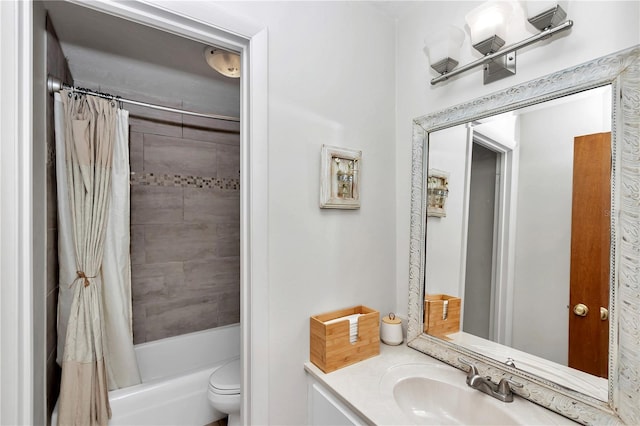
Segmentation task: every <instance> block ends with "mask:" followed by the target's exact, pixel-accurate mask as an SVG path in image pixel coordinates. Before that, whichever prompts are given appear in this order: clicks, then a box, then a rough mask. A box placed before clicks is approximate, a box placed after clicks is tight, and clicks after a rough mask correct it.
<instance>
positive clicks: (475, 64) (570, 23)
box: [431, 20, 573, 85]
mask: <svg viewBox="0 0 640 426" xmlns="http://www.w3.org/2000/svg"><path fill="white" fill-rule="evenodd" d="M572 26H573V21H571V20H567V21H565V22H563V23H561V24H559V25H558V26H555V27H553V28H548V29H546V30H544V31H540V32H539V33H538V34H536V35H534V36H531V37H529V38H526V39H524V40H522V41H519V42H517V43H514V44H510V45H509V46H506V47H505V48H503V49H501V50H500V51H498V52H495V53H491V54H488V55H486V56H483V57H482V58H480V59H478V60H476V61H473V62H470V63H468V64H467V65H463V66H461V67H460V68H457V69H455V70H453V71H451V72H448V73H445V74H442V75H441V76H439V77H436V78H434V79H432V80H431V84H432V85H434V84H438V83H440V82H442V81H445V80H447V79H449V78H451V77H453V76H455V75H458V74H462V73H463V72H466V71H469V70H470V69H473V68H476V67H479V66H481V65H484V64H487V63H489V62H491V61H493V60H495V59H497V58H501V57H502V56H505V55H507V54H509V53H511V52H514V51H516V50H518V49H522V48H523V47H526V46H529V45H531V44H534V43H537V42H539V41H540V40H544V39H546V38H549V37H551V36H552V35H554V34H556V33H559V32H561V31H565V30H568V29H569V28H571V27H572Z"/></svg>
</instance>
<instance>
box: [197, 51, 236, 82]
mask: <svg viewBox="0 0 640 426" xmlns="http://www.w3.org/2000/svg"><path fill="white" fill-rule="evenodd" d="M204 58H205V59H206V61H207V64H209V66H210V67H211V68H213V69H214V70H216V71H218V72H219V73H220V74H222V75H224V76H227V77H231V78H240V55H238V54H237V53H233V52H229V51H226V50H222V49H219V48H217V47H213V46H208V47H207V48H205V49H204Z"/></svg>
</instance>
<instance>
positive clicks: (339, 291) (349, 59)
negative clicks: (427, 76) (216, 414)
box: [183, 2, 396, 424]
mask: <svg viewBox="0 0 640 426" xmlns="http://www.w3.org/2000/svg"><path fill="white" fill-rule="evenodd" d="M217 5H219V6H220V7H223V8H224V9H225V10H226V11H227V12H229V13H233V14H238V15H240V16H243V17H247V18H249V19H251V20H253V21H254V22H257V23H260V24H261V25H264V26H266V27H268V30H269V299H268V300H265V301H264V303H268V305H269V318H268V321H269V350H270V357H269V358H270V365H269V366H265V368H268V369H269V394H268V395H263V396H262V398H268V400H269V416H270V418H269V423H270V424H304V423H305V422H306V411H307V405H306V385H305V373H304V370H303V363H304V362H305V361H307V360H308V359H309V317H310V316H312V315H315V314H319V313H322V312H326V311H331V310H334V309H338V308H343V307H347V306H351V305H356V304H364V305H367V306H370V307H372V308H375V309H377V310H379V311H380V312H381V313H382V314H385V313H386V312H388V311H390V310H393V309H394V308H395V306H396V303H395V228H394V226H395V225H394V223H395V216H394V215H395V210H394V201H395V198H394V193H395V173H394V166H395V162H394V155H395V151H394V149H395V148H394V105H395V85H394V83H395V74H394V72H395V63H394V62H393V60H384V58H393V57H394V49H395V27H394V22H393V20H392V19H391V18H389V17H388V16H384V15H382V14H381V13H380V12H379V11H378V10H377V9H376V8H374V7H372V6H371V5H368V4H364V3H359V2H337V3H333V2H321V3H320V2H318V3H316V2H304V3H292V2H254V3H249V2H223V3H219V4H217ZM183 9H184V7H183ZM194 10H195V6H194ZM322 144H328V145H335V146H341V147H348V148H355V149H359V150H362V152H363V164H362V192H361V200H362V207H361V209H360V210H357V211H345V210H321V209H320V208H319V207H318V203H319V177H320V148H321V145H322Z"/></svg>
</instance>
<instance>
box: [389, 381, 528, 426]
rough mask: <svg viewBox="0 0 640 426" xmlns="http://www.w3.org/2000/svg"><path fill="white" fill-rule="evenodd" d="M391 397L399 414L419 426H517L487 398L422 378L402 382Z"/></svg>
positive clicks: (502, 410)
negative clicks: (397, 407)
mask: <svg viewBox="0 0 640 426" xmlns="http://www.w3.org/2000/svg"><path fill="white" fill-rule="evenodd" d="M393 397H394V399H395V400H396V402H397V404H398V405H399V406H400V408H401V409H402V411H403V412H404V413H405V414H406V415H407V416H408V417H409V418H410V419H411V420H412V421H413V422H415V424H418V425H517V424H519V423H520V422H519V421H518V420H517V419H516V418H515V417H514V416H512V415H510V414H509V413H508V412H507V410H506V409H504V408H503V407H500V406H497V405H496V403H495V402H494V401H492V400H491V399H492V398H491V397H490V396H488V395H485V394H483V393H480V392H478V391H476V390H473V389H471V388H469V389H468V390H467V389H465V388H462V387H459V386H456V385H451V384H449V383H444V382H441V381H438V380H432V379H428V378H425V377H411V378H407V379H404V380H401V381H400V382H398V383H397V384H396V385H395V386H394V388H393ZM487 398H489V399H487ZM500 404H504V403H502V402H501V403H500Z"/></svg>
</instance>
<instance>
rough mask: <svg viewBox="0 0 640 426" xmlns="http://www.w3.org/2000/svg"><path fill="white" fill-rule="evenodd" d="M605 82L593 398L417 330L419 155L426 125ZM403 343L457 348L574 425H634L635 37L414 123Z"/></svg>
mask: <svg viewBox="0 0 640 426" xmlns="http://www.w3.org/2000/svg"><path fill="white" fill-rule="evenodd" d="M608 84H610V85H611V86H612V93H613V100H612V101H613V108H612V111H613V112H612V127H611V129H612V150H613V152H612V159H613V164H612V170H613V177H612V199H613V201H612V203H613V205H612V209H613V211H614V214H612V227H611V229H612V256H611V265H612V268H611V271H612V273H611V282H612V286H611V291H610V298H611V301H610V313H611V315H610V319H611V322H610V351H609V401H608V402H605V401H600V400H598V399H595V398H592V397H590V396H587V395H584V394H582V393H580V392H577V391H575V390H572V389H568V388H566V387H564V386H561V385H559V384H556V383H553V382H551V381H548V380H545V379H543V378H540V377H537V376H536V375H534V374H530V373H527V372H524V371H522V370H517V369H515V368H512V367H509V366H507V365H505V364H503V363H501V362H498V361H496V360H493V359H491V358H488V357H486V356H484V355H481V354H478V353H475V352H472V351H470V350H468V349H466V348H463V347H460V346H457V345H455V344H453V343H450V342H446V341H444V340H441V339H439V338H436V337H432V336H429V335H427V334H423V333H422V329H423V327H422V326H423V324H422V322H423V320H422V319H423V303H422V300H423V298H424V276H425V274H424V267H425V232H426V230H425V225H426V201H427V197H426V191H425V186H424V179H425V177H426V176H425V164H427V151H428V150H427V149H426V147H427V143H428V137H429V133H430V132H433V131H436V130H441V129H445V128H448V127H452V126H455V125H458V124H463V123H466V122H469V121H472V120H477V119H480V118H485V117H488V116H492V115H495V114H499V113H503V112H506V111H511V110H514V109H517V108H522V107H525V106H528V105H533V104H537V103H540V102H544V101H546V100H550V99H554V98H559V97H562V96H565V95H569V94H572V93H577V92H580V91H583V90H587V89H591V88H594V87H599V86H604V85H608ZM412 152H413V160H412V170H411V230H410V232H411V236H410V254H409V267H410V269H409V323H408V331H407V341H408V345H409V346H410V347H412V348H414V349H416V350H418V351H421V352H423V353H425V354H427V355H430V356H432V357H434V358H437V359H439V360H441V361H444V362H446V363H448V364H450V365H452V366H455V367H457V368H459V369H465V368H464V367H463V365H462V364H461V363H460V362H459V361H458V358H459V357H461V356H462V357H465V358H467V359H471V360H473V362H474V363H476V365H477V367H478V370H479V371H480V374H481V375H484V376H491V377H492V379H493V380H494V381H498V380H499V379H500V378H502V377H505V376H506V377H513V378H514V380H516V381H518V382H520V383H523V384H524V387H523V388H520V389H518V388H516V389H514V392H515V393H516V394H518V395H520V396H521V397H523V398H526V399H528V400H530V401H532V402H534V403H536V404H539V405H541V406H543V407H546V408H548V409H550V410H552V411H555V412H557V413H559V414H561V415H563V416H566V417H568V418H570V419H572V420H575V421H577V422H579V423H582V424H587V425H588V424H618V423H626V424H640V361H639V359H640V358H638V354H640V46H635V47H633V48H631V49H627V50H624V51H621V52H617V53H614V54H611V55H608V56H604V57H602V58H599V59H596V60H593V61H590V62H587V63H584V64H581V65H578V66H575V67H572V68H568V69H566V70H563V71H560V72H556V73H553V74H550V75H548V76H545V77H542V78H539V79H536V80H532V81H530V82H527V83H523V84H519V85H517V86H514V87H511V88H509V89H506V90H503V91H500V92H496V93H493V94H490V95H487V96H484V97H482V98H478V99H475V100H473V101H470V102H466V103H463V104H460V105H456V106H454V107H451V108H447V109H445V110H442V111H439V112H436V113H434V114H429V115H425V116H422V117H418V118H416V119H415V120H414V122H413V143H412Z"/></svg>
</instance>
